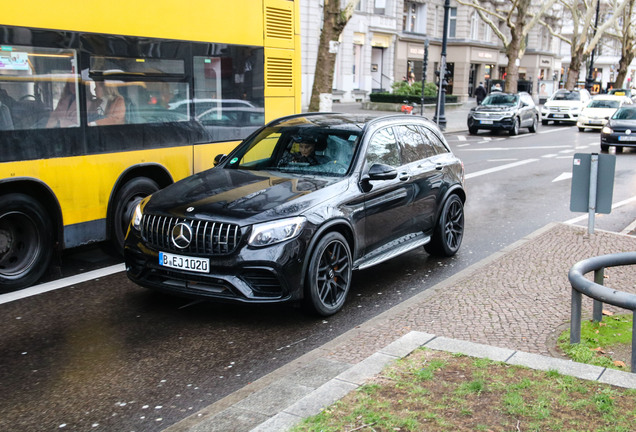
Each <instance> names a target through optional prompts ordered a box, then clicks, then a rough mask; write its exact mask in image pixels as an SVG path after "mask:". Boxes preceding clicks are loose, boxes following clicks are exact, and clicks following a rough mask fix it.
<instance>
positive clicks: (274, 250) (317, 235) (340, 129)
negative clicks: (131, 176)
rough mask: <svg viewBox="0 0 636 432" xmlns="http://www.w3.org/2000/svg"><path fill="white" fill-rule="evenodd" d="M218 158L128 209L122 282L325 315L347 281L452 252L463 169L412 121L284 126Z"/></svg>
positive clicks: (283, 122)
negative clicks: (395, 263) (380, 267)
mask: <svg viewBox="0 0 636 432" xmlns="http://www.w3.org/2000/svg"><path fill="white" fill-rule="evenodd" d="M312 146H313V148H314V153H313V155H311V156H303V155H301V150H302V151H306V150H307V148H309V147H312ZM297 157H298V158H297ZM303 157H306V158H305V159H304V160H303ZM219 159H220V163H219V164H218V165H217V166H216V167H215V168H212V169H210V170H207V171H205V172H202V173H199V174H195V175H193V176H190V177H188V178H186V179H184V180H181V181H179V182H176V183H175V184H173V185H171V186H168V187H167V188H165V189H163V190H161V191H159V192H156V193H155V194H153V195H151V196H149V197H148V198H146V199H144V200H143V201H142V202H141V203H140V204H139V206H137V208H136V210H135V216H134V219H133V221H132V223H131V226H130V228H129V231H128V235H127V238H126V242H125V251H124V254H125V260H126V269H127V274H128V277H129V278H130V279H131V280H132V281H134V282H136V283H138V284H139V285H142V286H144V287H147V288H151V289H155V290H160V291H164V292H167V293H172V294H177V295H183V296H187V297H194V298H203V299H212V300H217V301H229V302H244V303H273V302H292V301H301V302H302V303H303V304H304V305H305V306H307V307H308V308H309V309H310V310H313V311H314V312H316V313H317V314H319V315H323V316H327V315H331V314H334V313H336V312H338V311H339V310H340V309H341V308H342V307H343V304H344V302H345V299H346V297H347V294H348V293H349V290H350V288H351V272H352V271H353V270H356V269H363V268H367V267H370V266H373V265H376V264H378V263H381V262H383V261H385V260H387V259H390V258H393V257H395V256H397V255H400V254H402V253H405V252H407V251H410V250H413V249H416V248H419V247H422V246H423V247H424V248H425V250H426V251H428V252H429V253H431V254H435V255H441V256H452V255H454V254H455V253H456V252H457V251H458V249H459V247H460V245H461V242H462V238H463V234H464V202H465V200H466V192H465V191H464V185H463V182H464V167H463V164H462V162H461V161H460V160H459V159H458V158H457V157H455V155H454V154H453V153H452V152H451V150H450V148H449V146H448V144H447V143H446V140H445V139H444V136H443V135H442V134H441V132H440V131H439V129H438V128H437V126H436V125H435V124H434V123H432V122H430V121H428V120H426V119H424V118H422V117H417V116H404V115H400V116H398V115H393V116H387V117H363V116H355V115H345V114H304V115H295V116H290V117H284V118H281V119H278V120H275V121H273V122H270V123H269V124H267V125H265V126H263V127H262V128H260V129H259V130H258V131H256V132H255V133H254V134H252V135H251V136H250V137H249V138H247V139H246V140H245V141H243V142H242V143H241V144H239V146H238V147H237V148H236V149H235V150H234V151H232V153H230V154H229V155H227V156H223V157H221V158H219Z"/></svg>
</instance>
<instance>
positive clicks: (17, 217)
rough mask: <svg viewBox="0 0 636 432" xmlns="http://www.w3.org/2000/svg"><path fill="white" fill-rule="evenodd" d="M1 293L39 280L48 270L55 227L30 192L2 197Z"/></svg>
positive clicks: (0, 235) (0, 228) (0, 222)
mask: <svg viewBox="0 0 636 432" xmlns="http://www.w3.org/2000/svg"><path fill="white" fill-rule="evenodd" d="M1 200H2V202H3V204H2V210H1V211H0V292H2V293H5V292H10V291H15V290H17V289H21V288H25V287H28V286H31V285H33V284H34V283H36V282H37V281H38V280H39V279H40V278H41V277H42V275H43V274H44V272H45V271H46V270H47V268H48V266H49V263H50V261H51V256H52V254H53V237H52V232H53V226H52V223H51V220H50V219H49V217H48V216H47V212H46V209H45V208H44V207H43V206H42V204H40V203H39V202H38V201H37V200H35V199H33V198H32V197H30V196H28V195H23V194H17V193H13V194H8V195H4V196H2V198H1Z"/></svg>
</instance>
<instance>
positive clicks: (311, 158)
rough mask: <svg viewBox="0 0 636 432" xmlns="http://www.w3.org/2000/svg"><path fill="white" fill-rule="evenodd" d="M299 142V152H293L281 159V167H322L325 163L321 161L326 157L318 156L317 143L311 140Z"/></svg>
mask: <svg viewBox="0 0 636 432" xmlns="http://www.w3.org/2000/svg"><path fill="white" fill-rule="evenodd" d="M297 142H298V151H297V152H292V151H291V150H290V151H289V152H287V153H285V155H284V156H283V157H282V158H281V160H280V162H279V164H278V165H279V166H283V165H288V164H290V163H305V164H308V165H320V164H322V163H325V162H324V161H322V160H321V159H323V158H324V156H320V155H317V154H316V143H315V142H314V141H311V140H301V141H297Z"/></svg>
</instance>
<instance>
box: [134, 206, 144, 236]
mask: <svg viewBox="0 0 636 432" xmlns="http://www.w3.org/2000/svg"><path fill="white" fill-rule="evenodd" d="M142 202H143V201H142ZM142 202H140V203H139V204H137V207H135V212H134V213H133V218H132V226H133V228H134V229H136V230H137V231H139V229H140V228H141V217H142V216H143V215H144V213H143V211H142V210H141V204H142Z"/></svg>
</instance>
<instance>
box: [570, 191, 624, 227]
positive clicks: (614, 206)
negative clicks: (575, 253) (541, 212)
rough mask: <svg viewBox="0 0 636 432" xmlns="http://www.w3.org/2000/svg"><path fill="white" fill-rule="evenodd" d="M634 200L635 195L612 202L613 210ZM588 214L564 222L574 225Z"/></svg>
mask: <svg viewBox="0 0 636 432" xmlns="http://www.w3.org/2000/svg"><path fill="white" fill-rule="evenodd" d="M632 202H636V196H633V197H631V198H627V199H626V200H623V201H619V202H617V203H616V204H612V210H614V209H616V208H619V207H622V206H624V205H627V204H630V203H632ZM588 216H589V215H588V214H587V213H584V214H582V215H581V216H577V217H575V218H573V219H570V220H566V221H565V222H563V223H566V224H569V225H572V224H575V223H577V222H579V221H582V220H583V219H587V218H588ZM630 226H631V225H630ZM628 228H629V227H628ZM628 232H629V231H628Z"/></svg>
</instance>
